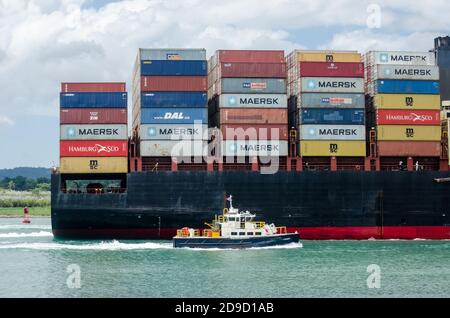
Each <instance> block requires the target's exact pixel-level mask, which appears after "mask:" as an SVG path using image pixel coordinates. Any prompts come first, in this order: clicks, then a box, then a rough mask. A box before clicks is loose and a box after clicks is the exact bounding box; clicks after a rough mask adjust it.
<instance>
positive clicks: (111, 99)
mask: <svg viewBox="0 0 450 318" xmlns="http://www.w3.org/2000/svg"><path fill="white" fill-rule="evenodd" d="M127 101H128V95H127V93H121V92H118V93H61V94H60V105H61V108H103V107H104V108H127Z"/></svg>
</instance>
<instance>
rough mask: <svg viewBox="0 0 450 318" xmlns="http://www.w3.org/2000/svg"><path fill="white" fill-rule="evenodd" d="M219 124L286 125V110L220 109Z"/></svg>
mask: <svg viewBox="0 0 450 318" xmlns="http://www.w3.org/2000/svg"><path fill="white" fill-rule="evenodd" d="M220 123H221V124H286V125H287V123H288V111H287V109H275V108H273V109H272V108H222V109H221V110H220Z"/></svg>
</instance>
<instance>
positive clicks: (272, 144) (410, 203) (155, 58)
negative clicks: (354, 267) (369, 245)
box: [51, 37, 450, 240]
mask: <svg viewBox="0 0 450 318" xmlns="http://www.w3.org/2000/svg"><path fill="white" fill-rule="evenodd" d="M449 87H450V38H449V37H440V38H436V39H435V48H434V50H431V51H429V52H394V51H371V52H367V53H366V54H364V55H362V54H360V53H359V52H355V51H304V50H295V51H293V52H291V53H290V54H288V55H285V52H284V51H261V50H218V51H216V52H215V53H214V55H213V56H212V57H211V58H210V59H208V60H207V57H206V50H204V49H139V52H138V55H137V59H136V62H135V67H134V71H133V84H132V93H131V94H132V107H131V108H132V115H131V117H132V125H131V127H130V128H131V129H130V130H131V135H130V136H129V134H128V133H129V129H128V120H127V118H128V107H127V106H128V103H127V100H128V94H127V90H126V86H125V83H115V82H112V83H62V85H61V92H60V124H61V125H60V129H61V135H60V157H61V158H60V167H57V168H56V167H55V168H54V170H53V174H52V191H51V193H52V229H53V233H54V235H55V237H58V238H76V239H171V238H172V237H173V236H175V234H176V230H177V229H178V228H180V227H183V226H188V227H191V228H202V227H204V225H203V224H202V220H205V219H212V218H214V215H216V214H220V212H221V211H222V210H223V208H224V207H225V206H226V200H225V198H226V196H227V195H228V194H233V197H234V201H235V202H236V203H237V204H238V205H239V206H241V207H242V208H244V209H248V210H250V211H253V212H255V213H256V214H257V215H258V216H260V217H261V218H262V219H264V220H267V221H268V222H273V223H276V224H284V225H286V226H287V230H288V232H289V233H294V232H295V231H297V232H298V233H300V237H301V238H302V239H337V240H338V239H370V238H375V239H416V238H422V239H450V203H449V202H450V162H449V157H448V143H449V120H450V90H449Z"/></svg>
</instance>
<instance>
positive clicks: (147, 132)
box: [139, 124, 208, 140]
mask: <svg viewBox="0 0 450 318" xmlns="http://www.w3.org/2000/svg"><path fill="white" fill-rule="evenodd" d="M139 137H140V138H141V140H180V139H190V140H208V125H195V124H194V125H189V124H186V125H179V124H171V125H170V124H167V125H141V127H140V134H139Z"/></svg>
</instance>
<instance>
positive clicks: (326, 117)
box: [299, 108, 365, 125]
mask: <svg viewBox="0 0 450 318" xmlns="http://www.w3.org/2000/svg"><path fill="white" fill-rule="evenodd" d="M299 113H300V123H301V124H302V125H364V124H365V121H364V117H365V116H364V114H365V111H364V109H321V108H308V109H303V110H301V111H300V112H299Z"/></svg>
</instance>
